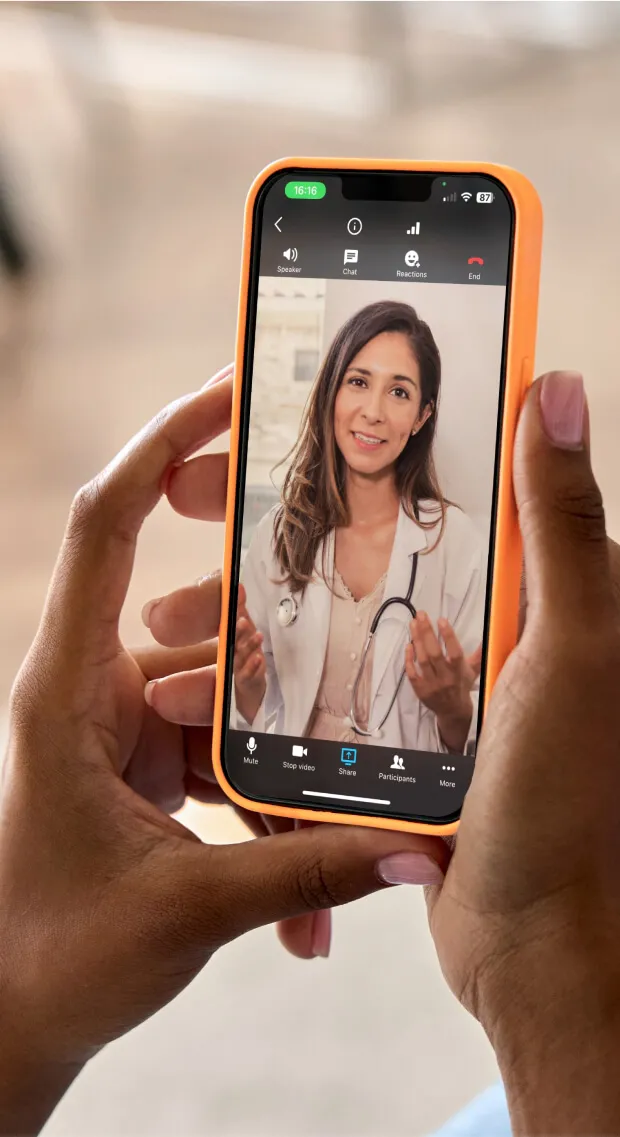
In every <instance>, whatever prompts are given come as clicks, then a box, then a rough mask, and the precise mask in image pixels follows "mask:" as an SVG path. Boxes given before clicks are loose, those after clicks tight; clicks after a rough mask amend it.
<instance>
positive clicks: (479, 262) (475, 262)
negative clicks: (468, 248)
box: [467, 257, 484, 265]
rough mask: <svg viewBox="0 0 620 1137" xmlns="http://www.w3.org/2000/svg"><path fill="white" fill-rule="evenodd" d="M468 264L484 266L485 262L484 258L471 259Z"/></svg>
mask: <svg viewBox="0 0 620 1137" xmlns="http://www.w3.org/2000/svg"><path fill="white" fill-rule="evenodd" d="M467 263H468V265H483V264H484V261H483V259H482V257H470V258H469V260H468V262H467Z"/></svg>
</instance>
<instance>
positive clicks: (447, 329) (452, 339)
mask: <svg viewBox="0 0 620 1137" xmlns="http://www.w3.org/2000/svg"><path fill="white" fill-rule="evenodd" d="M376 300H399V301H401V302H402V301H404V302H405V303H406V304H411V306H412V307H413V308H415V310H416V312H417V313H418V315H419V316H420V317H421V319H423V320H426V322H427V324H428V325H429V327H430V329H431V331H432V333H433V336H434V338H435V341H436V343H437V346H438V348H439V352H440V355H441V362H442V379H441V402H440V408H439V422H438V428H437V440H436V447H435V457H436V462H437V470H438V474H439V479H440V484H441V487H442V489H443V492H444V493H445V495H446V496H447V497H448V498H450V499H451V500H452V501H455V502H457V503H458V505H460V506H461V508H462V509H464V510H465V512H466V513H468V514H469V516H470V517H471V518H472V520H473V521H474V522H475V523H476V525H477V526H478V527H479V529H480V530H481V532H482V534H483V535H484V536H485V537H487V536H488V531H489V525H490V515H491V504H492V489H493V463H494V456H495V434H496V425H497V406H498V394H499V376H500V368H501V358H502V331H503V321H504V301H505V290H504V289H503V288H501V287H498V286H491V285H471V286H469V285H462V284H425V283H422V284H417V283H411V284H410V283H408V282H405V283H402V284H400V283H397V282H394V283H391V282H390V281H371V280H350V279H349V280H328V281H326V296H325V316H324V322H323V345H322V354H323V355H324V354H325V352H326V351H327V349H328V347H329V345H330V343H331V341H332V339H333V337H334V336H335V334H336V332H337V331H338V329H339V328H340V327H341V326H342V324H344V323H345V321H346V320H348V318H349V317H350V316H351V315H353V313H354V312H357V311H359V309H360V308H363V307H364V306H365V305H366V304H371V303H373V302H374V301H376Z"/></svg>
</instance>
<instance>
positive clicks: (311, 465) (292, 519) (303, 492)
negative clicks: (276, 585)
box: [274, 300, 447, 592]
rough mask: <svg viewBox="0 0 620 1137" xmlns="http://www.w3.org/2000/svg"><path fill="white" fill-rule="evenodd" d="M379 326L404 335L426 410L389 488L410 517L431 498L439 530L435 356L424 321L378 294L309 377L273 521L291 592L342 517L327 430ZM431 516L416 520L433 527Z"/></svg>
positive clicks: (339, 465)
mask: <svg viewBox="0 0 620 1137" xmlns="http://www.w3.org/2000/svg"><path fill="white" fill-rule="evenodd" d="M382 332H402V333H403V334H404V335H406V336H407V338H408V340H409V343H410V345H411V348H412V350H413V354H414V355H415V358H416V360H417V363H418V367H419V369H420V379H421V386H422V392H421V394H422V400H421V405H420V411H422V410H423V409H424V407H426V406H429V405H430V406H431V408H432V413H431V414H430V415H429V417H428V418H427V420H426V422H425V423H424V425H423V426H422V427H421V428H420V429H419V431H418V432H417V434H415V435H414V436H413V437H410V438H409V440H408V442H407V444H406V446H405V447H404V449H403V451H402V452H401V453H400V454H399V456H398V458H397V460H396V463H395V478H396V488H397V490H398V492H399V494H400V498H401V502H402V505H403V508H404V510H405V512H406V513H407V514H408V516H409V517H411V518H412V519H413V518H414V517H415V511H416V505H417V502H419V501H420V500H423V499H430V500H432V501H436V502H437V503H438V510H439V511H440V518H441V523H442V524H441V530H440V532H439V536H438V540H439V539H440V537H441V533H442V531H443V523H444V520H445V508H446V504H447V503H446V501H445V499H444V497H443V495H442V493H441V490H440V488H439V483H438V481H437V474H436V472H435V464H434V461H433V441H434V438H435V427H436V422H437V408H438V404H439V388H440V385H441V360H440V358H439V351H438V349H437V344H436V343H435V340H434V339H433V334H432V332H431V330H430V328H429V326H428V324H426V323H424V320H421V319H420V318H419V316H418V314H417V312H415V310H414V309H413V308H412V307H411V306H410V305H409V304H402V303H398V302H397V301H394V300H379V301H377V302H376V303H375V304H368V305H367V306H366V307H365V308H362V309H360V311H359V312H356V313H355V315H354V316H351V318H350V319H349V320H347V322H346V324H343V326H342V327H341V328H340V330H339V331H338V332H337V334H336V336H335V338H334V340H333V343H332V344H331V347H330V348H329V351H328V352H327V355H326V356H325V359H324V360H323V363H322V365H321V368H320V370H319V373H318V375H317V378H316V381H315V384H314V387H313V389H312V393H311V395H310V398H309V400H308V403H307V405H306V409H305V411H304V415H303V419H302V424H301V430H300V434H299V438H298V440H297V442H296V444H295V446H294V448H293V450H292V451H291V457H292V461H291V464H290V466H289V469H288V471H287V474H286V477H285V479H284V485H283V487H282V504H281V506H280V509H279V510H278V513H277V515H276V520H275V529H274V553H275V557H276V561H277V562H278V565H279V567H280V569H281V571H282V575H283V579H284V581H286V583H288V584H289V585H290V587H291V590H292V591H293V592H303V591H304V589H305V587H306V585H307V584H308V583H309V582H310V580H311V579H312V575H313V572H314V568H315V561H316V557H317V553H318V550H319V548H320V546H321V542H322V541H324V540H325V538H326V537H327V535H328V534H329V533H330V532H331V531H332V529H336V528H338V527H340V526H346V525H348V523H349V520H350V519H349V509H348V506H347V502H346V497H345V472H346V467H345V461H344V458H343V457H342V454H341V453H340V451H339V449H338V447H337V445H336V439H335V435H334V403H335V401H336V395H337V393H338V391H339V389H340V386H341V383H342V380H343V378H344V375H345V373H346V371H347V370H348V368H349V367H350V365H351V361H352V360H353V359H354V358H355V356H356V355H357V354H358V352H359V351H361V350H362V348H363V347H364V346H365V344H367V343H369V342H370V340H373V339H374V338H375V336H379V335H381V334H382ZM438 520H439V518H437V519H435V520H433V521H430V522H421V521H420V522H418V523H419V524H420V525H423V526H424V527H426V528H430V527H434V526H435V525H436V524H437V521H438Z"/></svg>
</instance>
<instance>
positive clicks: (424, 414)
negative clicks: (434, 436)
mask: <svg viewBox="0 0 620 1137" xmlns="http://www.w3.org/2000/svg"><path fill="white" fill-rule="evenodd" d="M434 410H435V407H434V406H433V404H432V403H426V405H425V406H424V407H422V410H421V411H420V413H419V415H418V419H417V422H416V425H415V427H414V428H413V430H412V431H411V437H412V438H413V436H414V435H415V434H417V433H418V432H419V431H420V430H421V429H422V427H423V426H424V423H425V422H428V420H429V418H430V417H431V415H432V413H433V411H434Z"/></svg>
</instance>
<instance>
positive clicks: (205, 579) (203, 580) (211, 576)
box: [195, 569, 222, 588]
mask: <svg viewBox="0 0 620 1137" xmlns="http://www.w3.org/2000/svg"><path fill="white" fill-rule="evenodd" d="M221 575H222V570H221V569H214V570H213V572H208V573H207V574H206V575H205V576H199V577H197V579H196V581H195V584H196V586H197V587H198V588H200V587H201V586H202V585H203V584H208V583H209V581H210V580H215V579H216V577H221Z"/></svg>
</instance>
